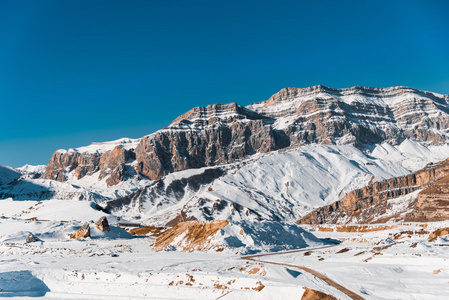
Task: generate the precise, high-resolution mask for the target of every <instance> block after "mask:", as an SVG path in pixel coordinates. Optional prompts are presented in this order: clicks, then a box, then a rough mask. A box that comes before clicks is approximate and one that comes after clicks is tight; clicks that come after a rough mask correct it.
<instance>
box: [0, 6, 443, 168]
mask: <svg viewBox="0 0 449 300" xmlns="http://www.w3.org/2000/svg"><path fill="white" fill-rule="evenodd" d="M448 11H449V2H448V1H416V0H408V1H372V3H370V2H367V1H363V2H361V1H320V0H316V1H282V0H280V1H170V0H166V1H136V0H133V1H100V0H96V1H64V0H54V1H52V0H46V1H36V0H31V1H2V2H0V111H1V113H2V118H1V121H0V122H1V124H2V125H3V126H2V127H1V130H0V164H6V165H10V166H14V167H18V166H22V165H24V164H26V163H29V164H46V163H47V162H48V160H49V159H50V157H51V155H52V153H53V152H54V151H55V150H57V149H60V148H75V147H79V146H84V145H88V144H90V143H91V142H95V141H97V142H98V141H107V140H113V139H118V138H121V137H132V138H138V137H142V136H144V135H147V134H150V133H152V132H154V131H156V130H158V129H160V128H162V127H164V126H167V125H168V124H169V123H170V122H171V121H172V120H173V119H175V118H176V117H177V116H179V115H180V114H182V113H184V112H186V111H188V110H189V109H191V108H192V107H195V106H205V105H208V104H212V103H227V102H232V101H236V102H237V103H239V104H241V105H247V104H249V103H252V102H256V101H263V100H266V99H268V98H269V97H270V96H271V95H272V94H274V93H276V92H277V91H279V90H280V89H281V88H284V87H308V86H313V85H317V84H322V85H325V86H330V87H335V88H346V87H351V86H355V85H366V86H376V87H386V86H395V85H405V86H412V87H415V88H418V89H424V90H430V91H434V92H438V93H442V94H448V93H449V34H448V32H449V18H447V12H448Z"/></svg>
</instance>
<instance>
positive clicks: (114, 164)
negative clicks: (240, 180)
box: [43, 86, 449, 186]
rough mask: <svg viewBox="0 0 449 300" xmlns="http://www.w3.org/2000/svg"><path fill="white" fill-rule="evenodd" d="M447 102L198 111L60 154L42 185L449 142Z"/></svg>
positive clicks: (423, 99)
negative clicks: (279, 154) (344, 147)
mask: <svg viewBox="0 0 449 300" xmlns="http://www.w3.org/2000/svg"><path fill="white" fill-rule="evenodd" d="M448 103H449V96H448V95H438V94H435V93H430V92H423V91H419V90H415V89H412V88H407V87H392V88H368V87H353V88H350V89H331V88H326V87H323V86H315V87H311V88H307V89H296V88H288V89H283V90H281V91H280V92H279V93H277V94H275V95H273V96H272V97H271V98H270V99H269V100H267V101H265V102H259V103H255V104H251V105H248V106H247V107H242V106H240V105H238V104H236V103H229V104H223V105H222V104H214V105H209V106H207V107H197V108H194V109H192V110H191V111H189V112H187V113H186V114H184V115H182V116H180V117H178V118H177V119H176V120H174V121H173V123H172V124H171V125H170V126H168V127H167V128H164V129H162V130H159V131H157V132H155V133H153V134H151V135H148V136H145V137H143V138H141V139H137V140H130V139H122V140H118V141H114V142H109V143H103V144H100V145H99V144H93V145H91V146H88V147H81V148H78V149H69V150H68V151H66V150H58V151H56V152H55V153H54V154H53V156H52V158H51V160H50V162H49V164H48V165H47V168H46V170H45V173H44V174H43V178H46V179H54V180H57V181H61V182H62V181H66V180H68V179H69V178H70V177H73V176H74V177H76V178H77V179H81V178H83V177H84V176H86V175H91V174H94V173H96V172H100V173H99V174H100V175H99V179H102V178H107V183H108V185H110V186H112V185H115V184H117V183H118V182H120V181H125V180H127V179H128V178H131V177H134V176H145V177H147V178H150V179H152V180H157V179H160V178H162V177H163V176H165V175H167V174H169V173H173V172H177V171H182V170H187V169H192V168H201V167H207V166H217V165H222V164H229V163H234V162H236V161H238V160H241V159H246V158H248V157H249V156H251V155H254V154H256V153H267V152H271V151H274V150H279V149H285V148H288V147H295V146H301V145H306V144H317V143H318V144H334V145H341V144H351V145H355V146H357V147H358V148H360V149H364V148H366V147H369V146H370V145H373V144H381V143H384V142H387V143H389V144H392V145H398V144H400V143H402V142H403V141H404V140H406V139H410V140H413V141H416V142H419V143H422V144H424V145H441V144H445V143H447V141H448V140H449V132H448V128H449V105H448Z"/></svg>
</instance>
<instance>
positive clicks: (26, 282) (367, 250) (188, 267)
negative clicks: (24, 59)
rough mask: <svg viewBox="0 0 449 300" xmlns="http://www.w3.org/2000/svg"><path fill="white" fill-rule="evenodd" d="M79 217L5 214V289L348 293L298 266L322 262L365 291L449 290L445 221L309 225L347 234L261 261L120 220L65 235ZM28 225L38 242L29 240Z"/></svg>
mask: <svg viewBox="0 0 449 300" xmlns="http://www.w3.org/2000/svg"><path fill="white" fill-rule="evenodd" d="M82 223H83V222H78V221H71V222H58V221H29V220H23V219H18V218H10V217H3V218H2V219H0V289H1V290H0V297H13V296H23V297H25V298H27V297H30V298H31V297H33V298H34V297H43V298H49V299H137V298H149V299H217V298H219V297H221V296H223V297H222V298H220V299H279V298H281V299H301V296H302V295H303V293H304V289H303V287H307V288H312V289H315V290H320V291H323V292H325V293H327V294H330V295H334V296H335V297H337V298H338V299H350V298H348V297H347V296H346V295H345V294H344V293H342V292H341V291H339V290H337V289H336V288H334V287H331V286H329V285H328V284H327V283H325V282H323V281H322V280H320V279H318V278H316V277H315V276H314V275H312V274H310V273H308V272H305V271H304V270H302V269H298V268H296V267H295V266H303V267H307V268H310V269H313V270H316V271H317V272H319V273H321V274H323V275H325V276H327V277H328V278H330V279H332V280H333V281H335V282H337V283H338V284H340V285H341V286H343V287H345V288H347V289H349V290H351V291H353V292H355V293H356V294H359V295H361V296H362V297H364V298H366V299H446V296H447V295H448V294H449V268H448V260H449V252H448V249H449V248H448V247H449V236H448V235H447V234H446V235H442V236H440V237H437V238H436V239H434V240H430V239H429V235H430V234H431V233H432V232H434V231H435V230H436V229H439V228H445V227H449V222H448V221H446V222H435V223H428V224H416V223H411V224H394V223H392V224H388V227H386V228H385V226H386V225H385V224H383V225H379V228H381V229H383V230H379V231H370V232H356V230H358V229H357V228H363V227H355V228H356V229H354V228H352V227H336V226H331V227H330V228H331V229H329V227H327V228H326V227H325V228H324V229H319V228H316V227H309V226H306V227H303V228H304V229H305V230H307V231H310V232H311V233H312V234H314V235H315V236H318V237H320V238H330V239H331V240H334V241H335V240H340V241H342V243H341V244H339V245H337V246H335V247H328V248H322V245H324V244H325V243H322V244H321V246H320V245H319V244H318V243H314V244H310V243H309V244H306V245H304V246H305V248H304V251H303V252H296V253H278V254H275V253H269V252H267V254H268V255H266V256H260V257H257V258H256V259H257V260H258V261H248V260H243V259H241V256H240V254H239V253H238V251H237V249H235V250H233V249H231V248H226V249H224V251H223V252H215V251H209V252H200V251H197V252H181V251H162V252H155V251H154V249H153V248H152V246H151V245H152V243H153V241H154V239H153V238H152V237H132V236H130V235H129V234H128V233H127V232H126V231H124V230H123V229H121V228H119V227H116V226H113V225H111V231H110V232H101V231H99V230H98V229H96V228H95V226H91V230H92V237H91V238H86V239H78V240H71V239H68V237H67V235H66V234H67V233H70V232H73V231H74V230H75V229H77V228H79V226H80V225H81V224H82ZM373 226H374V227H376V225H369V226H367V227H364V229H365V230H370V228H373ZM337 228H339V229H338V230H339V231H341V229H343V231H351V232H337ZM332 229H333V230H334V231H329V230H332ZM323 230H325V231H323ZM30 232H32V233H34V234H35V235H36V236H37V237H38V238H39V239H40V241H37V242H32V243H25V240H26V237H27V235H28V234H29V233H30ZM317 246H319V247H317ZM273 254H274V255H273ZM269 262H277V263H285V264H288V265H289V266H283V265H275V264H271V263H269Z"/></svg>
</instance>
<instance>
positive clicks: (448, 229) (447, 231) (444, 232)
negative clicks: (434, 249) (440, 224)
mask: <svg viewBox="0 0 449 300" xmlns="http://www.w3.org/2000/svg"><path fill="white" fill-rule="evenodd" d="M447 234H449V227H446V228H439V229H437V230H435V231H434V232H432V233H431V234H430V235H429V242H433V241H435V240H436V239H437V237H439V236H443V235H447Z"/></svg>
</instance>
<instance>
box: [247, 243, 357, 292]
mask: <svg viewBox="0 0 449 300" xmlns="http://www.w3.org/2000/svg"><path fill="white" fill-rule="evenodd" d="M338 245H340V244H335V245H329V246H323V247H318V248H312V249H310V248H307V249H300V250H291V251H285V252H277V253H268V254H257V255H248V256H242V259H246V260H251V261H257V262H262V263H267V264H272V265H278V266H285V267H290V268H296V269H300V270H303V271H305V272H307V273H310V274H312V275H313V276H315V277H317V278H319V279H321V280H322V281H324V282H326V283H327V284H328V285H330V286H332V287H334V288H336V289H337V290H339V291H340V292H342V293H344V294H346V295H347V296H348V297H350V298H351V299H354V300H365V298H363V297H362V296H360V295H359V294H356V293H355V292H353V291H351V290H349V289H347V288H345V287H344V286H342V285H340V284H338V283H336V282H335V281H333V280H332V279H330V278H329V277H327V276H325V275H323V274H321V273H319V272H318V271H316V270H313V269H310V268H307V267H304V266H298V265H291V264H286V263H279V262H275V261H267V260H260V259H256V258H260V257H265V256H272V255H283V254H290V253H296V252H305V251H311V250H319V249H325V248H331V247H335V246H338Z"/></svg>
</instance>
